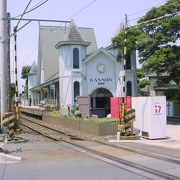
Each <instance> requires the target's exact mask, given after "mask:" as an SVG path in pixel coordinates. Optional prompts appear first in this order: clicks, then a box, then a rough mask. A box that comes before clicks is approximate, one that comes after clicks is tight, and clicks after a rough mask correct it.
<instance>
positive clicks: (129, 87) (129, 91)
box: [127, 81, 132, 96]
mask: <svg viewBox="0 0 180 180" xmlns="http://www.w3.org/2000/svg"><path fill="white" fill-rule="evenodd" d="M127 96H132V83H131V81H128V82H127Z"/></svg>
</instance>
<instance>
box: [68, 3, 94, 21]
mask: <svg viewBox="0 0 180 180" xmlns="http://www.w3.org/2000/svg"><path fill="white" fill-rule="evenodd" d="M96 1H97V0H94V1H92V2H90V3H89V4H87V5H85V6H84V7H83V8H81V9H80V10H79V11H77V12H76V13H74V14H73V15H72V16H70V17H69V18H68V19H67V20H69V19H71V18H73V17H74V16H76V15H77V14H79V13H80V12H81V11H83V10H84V9H86V8H88V7H89V6H90V5H92V4H93V3H95V2H96Z"/></svg>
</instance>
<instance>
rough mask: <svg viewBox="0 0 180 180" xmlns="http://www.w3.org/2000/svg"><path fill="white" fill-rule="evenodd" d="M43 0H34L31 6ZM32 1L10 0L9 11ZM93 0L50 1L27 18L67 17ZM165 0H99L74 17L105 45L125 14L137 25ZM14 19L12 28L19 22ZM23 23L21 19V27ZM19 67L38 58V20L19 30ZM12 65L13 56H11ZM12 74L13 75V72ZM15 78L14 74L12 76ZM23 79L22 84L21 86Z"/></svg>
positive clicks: (17, 11) (15, 12)
mask: <svg viewBox="0 0 180 180" xmlns="http://www.w3.org/2000/svg"><path fill="white" fill-rule="evenodd" d="M40 1H42V0H33V1H32V3H31V4H30V6H29V9H30V8H31V7H33V6H35V5H36V4H37V3H39V2H40ZM28 2H29V0H7V11H8V12H10V14H11V17H14V16H17V15H19V14H21V13H22V12H23V10H24V9H25V7H26V5H27V4H28ZM91 2H93V0H48V2H47V3H45V4H44V5H43V6H41V7H40V8H38V9H36V10H35V11H32V12H31V13H28V14H26V15H25V16H24V18H39V19H58V20H67V19H68V18H69V17H71V16H72V15H74V14H75V13H76V12H78V11H79V10H80V9H81V8H83V7H85V6H86V5H88V4H89V3H91ZM165 2H166V1H165V0H164V1H163V0H136V1H135V0H125V1H124V0H96V1H94V2H93V3H92V4H91V5H90V6H89V7H87V8H86V9H84V10H82V11H81V12H80V13H78V14H77V15H75V16H74V17H73V19H74V20H75V22H76V24H77V25H78V26H81V27H91V28H94V31H95V36H96V40H97V44H98V47H101V46H106V45H108V44H109V43H110V40H111V38H112V37H113V36H114V35H115V33H116V32H117V30H118V27H119V25H120V23H121V22H123V19H124V16H125V14H127V15H128V19H129V20H130V21H129V23H130V25H134V24H135V23H136V21H137V20H138V19H137V18H138V17H141V16H143V15H145V13H146V12H147V11H148V9H150V8H151V7H155V6H159V5H161V4H163V3H165ZM16 23H17V22H16V21H12V22H11V30H12V29H13V27H14V26H15V25H16ZM23 24H24V22H21V23H20V25H19V27H21V26H22V25H23ZM42 25H61V24H60V23H55V24H52V23H42ZM17 42H18V45H17V48H18V51H17V54H18V68H19V70H18V71H19V74H20V72H21V68H22V66H24V65H31V64H32V63H33V61H34V60H35V61H37V49H38V23H37V22H32V23H30V24H29V25H28V26H26V27H25V28H23V29H22V30H21V31H20V32H19V33H18V39H17ZM11 47H12V48H11V57H12V58H13V39H12V40H11ZM12 67H13V59H12ZM12 75H13V74H12ZM12 80H13V77H12ZM22 83H23V82H21V83H20V86H21V85H22Z"/></svg>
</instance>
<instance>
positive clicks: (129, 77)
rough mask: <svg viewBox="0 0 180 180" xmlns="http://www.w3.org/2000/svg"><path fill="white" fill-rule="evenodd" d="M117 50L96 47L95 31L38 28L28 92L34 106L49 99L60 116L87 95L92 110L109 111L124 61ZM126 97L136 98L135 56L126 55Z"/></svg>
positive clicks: (119, 85) (118, 90) (120, 81)
mask: <svg viewBox="0 0 180 180" xmlns="http://www.w3.org/2000/svg"><path fill="white" fill-rule="evenodd" d="M119 51H121V50H119V49H117V48H114V47H113V45H110V46H108V47H106V48H103V47H101V48H99V49H98V48H97V44H96V39H95V35H94V30H93V29H92V28H83V27H77V25H76V24H75V22H74V21H71V23H70V24H69V26H68V27H55V26H40V31H39V49H38V63H37V66H36V64H35V63H33V65H32V67H31V71H30V73H29V78H28V79H29V93H30V94H31V96H32V100H33V101H32V102H33V104H34V105H38V104H40V102H41V101H42V100H44V99H52V100H54V103H55V104H56V105H57V106H59V108H60V109H61V110H62V112H63V113H67V108H68V107H69V106H75V105H76V98H77V96H90V97H91V108H104V109H106V110H107V112H106V114H105V115H107V114H108V113H109V112H110V111H109V110H110V97H119V96H121V93H122V90H123V89H122V87H123V86H122V85H123V74H122V73H123V62H122V60H121V59H120V60H117V55H118V53H119ZM126 69H127V70H126V94H127V96H136V94H137V78H136V53H135V51H134V52H132V53H131V54H129V55H128V56H127V64H126Z"/></svg>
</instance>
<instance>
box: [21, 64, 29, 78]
mask: <svg viewBox="0 0 180 180" xmlns="http://www.w3.org/2000/svg"><path fill="white" fill-rule="evenodd" d="M30 69H31V66H28V65H26V66H23V67H22V71H21V78H22V79H27V78H28V73H29V71H30Z"/></svg>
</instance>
